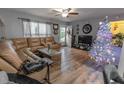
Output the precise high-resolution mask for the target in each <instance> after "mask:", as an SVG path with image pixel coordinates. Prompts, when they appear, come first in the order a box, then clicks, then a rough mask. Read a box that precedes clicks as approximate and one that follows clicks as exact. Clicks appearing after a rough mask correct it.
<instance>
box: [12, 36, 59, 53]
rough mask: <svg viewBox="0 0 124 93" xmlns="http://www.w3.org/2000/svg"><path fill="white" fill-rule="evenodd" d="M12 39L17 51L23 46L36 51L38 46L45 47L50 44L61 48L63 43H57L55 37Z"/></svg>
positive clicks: (53, 47)
mask: <svg viewBox="0 0 124 93" xmlns="http://www.w3.org/2000/svg"><path fill="white" fill-rule="evenodd" d="M12 41H13V45H14V46H15V49H16V50H17V51H18V50H19V49H22V48H26V47H30V48H31V49H32V51H33V52H36V50H37V49H38V48H45V47H47V46H48V44H50V46H51V48H52V49H55V50H60V48H61V45H60V44H58V43H56V42H55V40H54V38H53V37H42V38H36V37H35V38H33V37H32V38H13V39H12Z"/></svg>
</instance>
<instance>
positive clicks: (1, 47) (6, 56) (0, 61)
mask: <svg viewBox="0 0 124 93" xmlns="http://www.w3.org/2000/svg"><path fill="white" fill-rule="evenodd" d="M23 63H24V61H22V60H21V59H20V57H19V56H18V54H17V53H16V51H15V50H14V48H13V47H12V45H11V43H10V42H9V41H0V70H2V71H6V72H8V73H20V68H21V65H22V64H23ZM46 72H47V67H45V68H44V69H42V70H40V71H37V72H34V73H31V74H28V75H27V76H28V77H31V78H33V79H36V80H39V81H41V80H43V79H44V78H45V77H46Z"/></svg>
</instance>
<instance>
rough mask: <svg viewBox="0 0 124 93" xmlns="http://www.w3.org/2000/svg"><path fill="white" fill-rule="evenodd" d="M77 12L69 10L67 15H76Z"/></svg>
mask: <svg viewBox="0 0 124 93" xmlns="http://www.w3.org/2000/svg"><path fill="white" fill-rule="evenodd" d="M78 14H79V13H77V12H70V13H69V15H78Z"/></svg>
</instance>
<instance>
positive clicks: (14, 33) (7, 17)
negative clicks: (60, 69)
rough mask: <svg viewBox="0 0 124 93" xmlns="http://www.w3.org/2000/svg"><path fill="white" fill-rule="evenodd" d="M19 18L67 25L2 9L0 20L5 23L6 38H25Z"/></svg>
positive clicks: (56, 37)
mask: <svg viewBox="0 0 124 93" xmlns="http://www.w3.org/2000/svg"><path fill="white" fill-rule="evenodd" d="M18 17H22V18H29V19H32V20H36V21H40V22H51V23H58V24H65V23H64V22H61V21H56V20H51V19H46V18H42V17H38V16H34V15H30V14H26V13H22V12H18V11H13V10H10V9H0V19H2V20H3V21H4V24H5V27H6V28H5V30H6V37H7V38H8V39H9V38H14V37H23V31H22V23H21V20H19V19H17V18H18ZM54 37H55V39H56V41H58V35H54Z"/></svg>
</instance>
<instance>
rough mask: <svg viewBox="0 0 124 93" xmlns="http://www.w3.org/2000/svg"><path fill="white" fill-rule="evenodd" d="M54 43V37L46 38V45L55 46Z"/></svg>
mask: <svg viewBox="0 0 124 93" xmlns="http://www.w3.org/2000/svg"><path fill="white" fill-rule="evenodd" d="M53 43H54V39H53V37H46V44H53Z"/></svg>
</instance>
